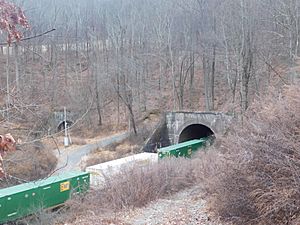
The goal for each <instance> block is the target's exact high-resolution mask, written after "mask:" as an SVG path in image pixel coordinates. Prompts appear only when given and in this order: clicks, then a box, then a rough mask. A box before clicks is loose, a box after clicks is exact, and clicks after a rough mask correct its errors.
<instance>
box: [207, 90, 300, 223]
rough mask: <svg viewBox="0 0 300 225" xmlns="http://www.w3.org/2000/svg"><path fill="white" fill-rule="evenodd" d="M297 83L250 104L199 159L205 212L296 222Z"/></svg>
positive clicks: (299, 195)
mask: <svg viewBox="0 0 300 225" xmlns="http://www.w3.org/2000/svg"><path fill="white" fill-rule="evenodd" d="M299 93H300V87H299V86H289V87H285V88H284V90H283V91H282V92H281V93H278V92H275V91H272V92H271V94H270V95H269V96H268V97H266V98H265V99H264V100H263V101H261V102H259V103H258V102H257V103H255V104H254V105H253V106H252V108H251V109H250V110H249V112H248V113H247V115H245V116H244V118H243V121H240V122H237V125H236V126H235V127H234V128H233V130H232V131H231V132H230V134H228V136H227V137H226V138H224V139H223V140H222V141H221V143H220V148H219V149H218V151H212V152H210V153H209V154H208V155H207V156H206V159H205V161H204V163H205V166H204V168H205V169H204V170H203V171H202V177H203V183H204V185H205V189H206V191H207V196H209V206H210V210H211V211H212V212H213V214H214V215H215V216H216V217H219V218H221V219H222V220H223V221H230V222H233V223H234V224H243V225H244V224H270V225H271V224H299V223H298V222H296V221H299V218H300V208H299V205H300V188H299V187H300V180H299V174H300V138H299V137H300V136H299V135H300V98H299Z"/></svg>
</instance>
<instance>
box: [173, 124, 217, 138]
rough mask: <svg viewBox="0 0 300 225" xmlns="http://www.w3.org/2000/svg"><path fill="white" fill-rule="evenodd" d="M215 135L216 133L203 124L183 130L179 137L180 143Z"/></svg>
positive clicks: (193, 125)
mask: <svg viewBox="0 0 300 225" xmlns="http://www.w3.org/2000/svg"><path fill="white" fill-rule="evenodd" d="M212 135H214V132H213V131H212V130H211V129H210V128H209V127H207V126H205V125H202V124H192V125H189V126H187V127H186V128H184V129H183V131H182V132H181V134H180V135H179V139H178V143H182V142H185V141H190V140H194V139H200V138H203V137H209V136H212Z"/></svg>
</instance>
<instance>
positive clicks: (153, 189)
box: [69, 158, 199, 224]
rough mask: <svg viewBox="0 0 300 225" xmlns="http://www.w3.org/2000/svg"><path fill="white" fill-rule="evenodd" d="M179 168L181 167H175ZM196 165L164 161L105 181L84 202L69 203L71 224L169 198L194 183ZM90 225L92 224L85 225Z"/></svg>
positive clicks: (194, 162) (193, 163) (136, 168)
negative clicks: (90, 216) (103, 184)
mask: <svg viewBox="0 0 300 225" xmlns="http://www.w3.org/2000/svg"><path fill="white" fill-rule="evenodd" d="M178 165H180V166H178ZM197 165H199V163H198V161H197V160H196V159H195V160H190V159H184V158H181V159H166V160H162V161H161V162H160V163H158V164H153V165H149V166H146V167H135V168H128V169H124V170H122V171H121V172H120V173H119V174H116V175H114V176H111V177H106V182H105V187H104V188H102V189H101V190H93V191H91V192H90V193H89V194H88V195H87V196H86V199H85V201H84V202H82V201H81V200H78V199H77V200H75V201H71V202H69V205H70V211H69V213H70V218H71V220H72V222H73V223H74V224H75V223H76V222H74V221H81V220H85V219H87V217H86V216H85V215H86V214H91V213H92V214H94V215H96V216H98V217H97V218H98V220H99V218H101V216H100V215H102V214H105V213H113V212H118V211H120V210H122V209H126V210H128V209H133V208H135V207H142V206H145V205H146V204H148V203H149V202H151V201H154V200H156V199H158V198H162V197H164V196H168V195H170V194H173V193H175V192H178V191H180V190H183V189H185V188H187V187H191V186H193V185H194V184H196V183H197V180H198V179H197V175H198V172H197V170H198V169H197V168H198V167H197ZM87 224H91V223H87Z"/></svg>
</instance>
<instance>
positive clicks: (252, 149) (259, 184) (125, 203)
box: [0, 0, 300, 225]
mask: <svg viewBox="0 0 300 225" xmlns="http://www.w3.org/2000/svg"><path fill="white" fill-rule="evenodd" d="M0 2H1V1H0ZM11 2H14V3H16V4H17V5H19V6H21V8H22V9H23V10H24V12H25V14H26V17H27V18H28V21H29V24H30V28H29V29H24V30H23V34H24V37H23V38H22V39H21V40H20V41H17V42H12V43H10V44H9V45H8V43H7V40H6V38H7V37H6V35H5V34H1V35H0V121H1V123H0V132H2V133H8V132H10V133H12V134H13V135H14V136H15V137H17V138H20V139H21V140H18V143H19V144H18V146H17V147H18V148H19V147H20V146H21V147H20V148H21V149H22V150H23V152H18V153H16V154H15V155H12V156H11V158H9V157H7V158H6V159H5V160H4V167H5V169H6V168H7V169H8V172H9V174H12V175H15V176H16V175H17V177H19V178H21V179H26V180H35V179H37V178H41V177H45V176H47V175H48V174H49V173H50V172H51V171H53V170H54V167H55V164H56V163H57V159H56V157H55V156H54V155H53V152H52V151H46V150H47V149H46V148H45V146H43V144H45V143H46V142H45V143H44V142H43V141H44V140H45V139H46V138H45V137H47V138H49V139H51V138H52V139H53V140H54V136H58V135H56V134H57V133H58V127H57V124H55V122H53V121H55V118H54V117H55V115H57V113H61V112H62V111H63V109H64V107H66V108H67V112H68V115H69V116H70V117H72V120H73V122H74V124H73V125H72V127H71V132H73V135H74V136H77V137H80V138H81V137H82V136H85V137H92V136H97V134H98V133H97V132H100V131H102V132H103V131H105V132H110V131H111V130H113V129H116V130H118V131H120V130H125V129H126V130H131V131H132V132H133V133H135V134H140V133H142V132H143V127H142V126H144V125H145V123H148V122H147V120H146V119H147V118H149V117H150V116H149V115H150V114H156V115H160V113H163V112H164V111H220V112H224V113H228V114H230V115H233V116H234V125H233V127H232V128H231V130H230V131H228V132H227V133H226V136H225V137H222V138H220V139H217V141H216V143H215V144H214V146H213V147H212V148H211V149H210V150H211V151H209V152H208V153H207V154H206V153H205V154H202V155H200V157H196V158H195V159H193V160H191V161H185V162H184V163H179V164H180V165H181V167H178V163H177V161H176V162H175V163H173V164H172V162H171V164H170V165H168V164H165V165H167V166H168V168H169V169H168V168H167V167H166V168H164V167H163V165H160V167H157V168H150V169H149V171H147V173H140V174H139V171H135V173H133V172H128V173H127V174H126V175H129V176H122V179H119V180H118V179H114V182H115V183H114V182H111V183H110V185H111V186H107V188H106V189H105V190H104V191H103V192H101V193H96V192H91V193H89V195H88V197H87V202H85V204H81V203H82V202H80V209H79V210H78V209H76V207H77V205H76V202H75V203H74V205H73V208H72V207H71V209H70V211H69V212H71V214H72V213H73V215H71V216H70V217H69V218H67V219H65V218H63V220H64V219H65V220H66V221H68V220H70V221H71V222H72V221H76V220H77V219H78V218H79V219H81V217H80V216H82V217H83V218H85V219H86V220H87V221H90V220H91V218H90V217H89V214H88V213H90V214H91V212H92V214H93V216H96V220H98V219H99V218H98V217H97V216H98V215H99V212H100V211H101V210H102V209H103V208H105V210H107V209H109V208H108V205H107V201H109V202H110V206H109V207H110V208H111V209H112V211H114V210H120V209H119V208H118V207H119V206H122V207H124V208H126V207H127V208H130V209H131V208H134V207H139V206H144V205H147V204H148V203H149V202H151V201H154V200H156V199H158V198H160V197H162V196H163V197H165V196H168V195H169V194H170V193H174V192H177V191H179V190H182V189H184V188H187V187H192V186H197V185H200V184H201V191H200V192H199V193H198V194H199V196H200V195H201V194H202V195H203V193H205V194H206V200H207V207H208V209H209V210H210V213H211V214H212V215H213V217H212V218H214V219H215V218H218V219H220V220H221V221H222V222H224V223H226V222H230V223H234V224H243V225H244V224H292V225H294V224H295V225H296V224H299V223H300V222H299V221H300V219H299V218H300V216H299V215H300V209H299V204H300V200H299V199H300V198H299V194H300V192H299V173H300V169H299V168H300V166H299V165H300V156H299V146H300V143H299V134H300V128H299V127H300V125H299V115H300V114H299V104H300V101H299V91H300V90H299V72H300V64H299V63H300V61H299V57H298V54H299V53H298V51H299V37H300V36H299V35H300V27H299V25H300V7H299V6H300V1H299V0H51V1H49V0H15V1H11ZM0 19H1V18H0ZM2 25H3V21H2V20H0V29H2V27H1V26H2ZM235 119H236V120H235ZM107 134H108V133H106V135H107ZM17 138H16V139H17ZM131 138H136V137H135V136H134V135H133V136H131ZM52 139H51V140H52ZM80 140H81V141H82V143H84V141H85V140H83V139H80ZM233 143H234V144H233ZM46 144H47V143H46ZM56 144H57V143H56ZM19 145H20V146H19ZM127 145H130V144H128V143H127ZM123 146H124V145H123ZM55 147H57V145H56V146H55ZM130 147H131V146H130ZM137 148H138V147H137ZM45 149H46V150H45ZM49 150H52V148H49ZM126 153H127V152H126ZM184 160H186V159H183V161H184ZM194 160H195V161H194ZM190 162H192V163H190ZM160 170H163V171H164V173H165V174H164V173H161V171H160ZM28 171H30V172H28ZM132 174H133V176H132ZM123 175H124V174H123ZM130 175H131V176H130ZM164 176H165V177H164ZM167 178H168V179H167ZM7 183H8V184H9V185H13V184H15V183H17V182H15V183H13V182H12V181H8V182H7ZM2 184H3V183H2ZM2 184H1V185H2ZM124 184H126V185H124ZM147 185H148V186H147ZM4 186H7V185H6V184H4ZM145 186H146V187H149V188H144V187H145ZM153 186H154V187H157V188H156V189H153V188H152V189H151V187H153ZM105 191H106V192H105ZM105 194H106V195H105ZM118 194H119V195H118ZM104 195H105V196H106V198H104V197H103V196H104ZM95 196H99V197H98V203H97V202H96V201H94V200H95ZM207 196H208V197H207ZM199 198H201V197H199ZM90 201H92V202H93V203H91V202H90ZM95 202H96V203H97V204H94V203H95ZM71 204H72V202H71ZM116 206H118V207H116ZM74 207H75V209H74ZM101 207H102V208H101ZM122 207H121V208H122ZM99 210H100V211H99ZM78 212H81V214H82V215H79V217H77V214H78ZM87 215H88V216H87ZM96 220H95V221H96ZM195 221H196V220H195ZM91 224H95V223H93V222H91ZM175 224H178V223H175ZM183 224H186V223H183Z"/></svg>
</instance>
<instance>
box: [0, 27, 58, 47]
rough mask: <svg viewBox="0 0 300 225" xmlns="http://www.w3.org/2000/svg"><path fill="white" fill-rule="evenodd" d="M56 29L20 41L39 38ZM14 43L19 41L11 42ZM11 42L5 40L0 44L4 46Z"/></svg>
mask: <svg viewBox="0 0 300 225" xmlns="http://www.w3.org/2000/svg"><path fill="white" fill-rule="evenodd" d="M55 30H56V29H55V28H53V29H51V30H48V31H45V32H44V33H41V34H37V35H34V36H31V37H26V38H22V39H21V40H20V41H28V40H31V39H34V38H38V37H41V36H44V35H46V34H48V33H50V32H52V31H55ZM14 43H17V41H13V42H12V43H10V44H14ZM10 44H9V43H7V42H3V43H0V46H3V45H10Z"/></svg>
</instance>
